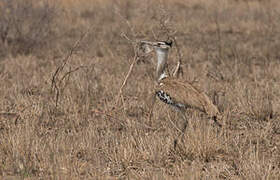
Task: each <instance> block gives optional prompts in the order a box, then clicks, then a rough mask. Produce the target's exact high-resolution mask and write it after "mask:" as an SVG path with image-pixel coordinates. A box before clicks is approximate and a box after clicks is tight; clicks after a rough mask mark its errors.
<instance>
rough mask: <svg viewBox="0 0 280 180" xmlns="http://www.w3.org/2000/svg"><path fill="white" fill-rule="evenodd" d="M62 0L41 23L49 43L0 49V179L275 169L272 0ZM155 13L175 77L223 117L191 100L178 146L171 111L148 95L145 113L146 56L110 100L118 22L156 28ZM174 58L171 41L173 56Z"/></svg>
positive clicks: (218, 174) (265, 173)
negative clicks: (218, 122)
mask: <svg viewBox="0 0 280 180" xmlns="http://www.w3.org/2000/svg"><path fill="white" fill-rule="evenodd" d="M61 2H62V3H61V4H56V8H57V9H56V10H57V11H56V13H58V14H59V15H57V16H55V17H56V19H55V20H54V21H52V24H50V26H47V27H48V28H50V29H51V30H53V31H51V32H55V33H53V34H52V36H51V37H52V38H51V39H50V41H51V42H50V43H49V44H51V45H52V46H44V49H42V46H38V48H37V49H36V46H33V48H34V49H35V50H34V51H32V52H29V53H28V52H27V53H26V52H25V53H21V51H17V53H13V54H9V53H10V52H11V51H9V52H8V51H7V52H6V54H5V51H3V52H2V56H1V60H0V81H1V86H0V103H1V104H0V177H1V176H2V179H5V178H11V179H16V177H17V178H19V179H22V178H25V179H279V177H280V173H279V172H280V143H279V142H280V118H279V114H278V110H279V109H280V100H279V99H280V92H279V88H280V79H279V77H280V71H279V69H280V59H279V57H280V53H279V52H280V51H279V48H280V41H279V39H280V33H279V29H280V24H279V18H280V3H279V2H278V1H277V0H270V1H264V2H262V1H253V0H252V1H248V2H247V1H233V0H232V1H230V0H223V1H222V0H220V1H216V0H200V1H192V2H184V1H179V0H177V1H172V2H171V1H162V2H161V3H159V2H158V1H156V0H154V1H136V0H132V1H131V0H123V1H118V2H117V1H113V0H108V1H106V2H104V3H102V2H101V1H80V3H74V1H61ZM75 2H77V1H75ZM28 21H30V19H29V20H28ZM164 21H165V25H166V27H167V28H169V29H170V30H171V31H174V34H173V36H176V38H177V42H178V45H179V47H180V51H181V53H182V55H183V70H184V75H183V76H184V77H182V78H183V79H185V80H187V81H194V80H197V81H198V82H197V83H196V84H197V85H199V86H200V87H201V88H202V89H204V90H205V91H206V92H207V94H208V95H209V96H210V97H211V98H213V99H215V103H216V104H217V105H218V107H219V109H220V110H221V111H222V113H223V117H224V118H223V123H224V124H225V125H224V128H223V130H222V132H220V133H219V132H217V129H216V128H215V127H214V126H212V125H211V124H210V123H209V121H208V120H207V118H206V117H204V116H203V115H202V114H200V113H197V112H192V111H190V112H189V116H188V117H189V120H190V126H189V127H188V129H187V133H186V134H185V137H184V141H185V143H184V144H180V148H179V149H178V150H176V151H174V150H172V149H171V147H172V141H173V139H174V137H176V134H177V133H178V132H177V130H176V127H175V126H176V122H178V121H179V120H180V119H179V117H177V114H176V113H174V112H173V111H172V110H170V109H169V108H168V107H167V106H165V105H164V104H162V103H159V102H158V103H157V104H156V106H155V109H154V116H153V118H152V119H151V120H150V119H149V118H148V114H147V113H148V112H149V109H148V105H147V102H148V101H149V99H148V97H149V96H148V94H150V93H151V90H152V87H153V72H154V64H153V60H152V58H151V56H148V57H143V56H141V57H140V59H139V60H138V61H137V62H136V64H135V65H134V66H133V69H132V73H131V74H130V76H129V77H128V81H127V84H126V85H125V86H124V87H123V89H122V93H121V94H120V95H121V96H120V101H118V102H117V103H116V101H117V98H118V94H119V90H120V87H121V85H122V83H123V81H124V79H125V76H126V75H127V73H128V71H129V68H130V65H131V63H132V62H133V58H134V49H133V46H132V44H131V43H130V42H129V41H128V40H127V39H125V38H123V37H122V36H121V34H122V33H125V34H126V35H127V36H128V37H129V38H131V39H136V38H137V39H145V40H154V39H156V38H158V39H164V38H166V37H167V33H166V31H165V29H164V28H163V27H162V26H161V23H162V22H164ZM0 24H1V22H0ZM22 24H25V23H22ZM27 24H28V23H27ZM2 25H3V24H2ZM28 27H29V26H28ZM88 29H89V31H88V32H87V30H88ZM0 30H1V29H0ZM12 32H13V31H12ZM12 32H11V33H10V34H9V35H8V36H7V37H8V38H9V39H13V38H14V36H13V33H12ZM48 32H49V31H48ZM86 32H87V33H86ZM0 33H1V32H0ZM85 33H86V34H85ZM84 34H85V37H84V38H82V39H81V37H82V36H83V35H84ZM79 39H80V40H79ZM77 41H78V42H79V43H78V44H77V46H75V47H74V45H75V43H76V42H77ZM34 42H37V41H34ZM2 43H3V42H2ZM0 44H1V43H0ZM13 47H14V44H9V43H8V42H6V44H5V48H8V49H11V48H13ZM177 59H178V56H177V54H176V50H175V48H174V49H173V50H172V51H171V54H170V66H171V67H174V66H175V64H176V61H177ZM63 63H65V64H64V65H63ZM58 68H59V69H58ZM56 70H58V71H57V74H55V75H54V73H55V72H56Z"/></svg>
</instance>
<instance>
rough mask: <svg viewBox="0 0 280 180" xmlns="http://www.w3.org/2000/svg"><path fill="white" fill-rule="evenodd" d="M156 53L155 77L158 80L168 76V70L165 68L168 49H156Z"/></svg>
mask: <svg viewBox="0 0 280 180" xmlns="http://www.w3.org/2000/svg"><path fill="white" fill-rule="evenodd" d="M156 54H157V70H156V78H157V81H160V80H162V79H163V78H165V77H168V76H169V72H168V69H167V58H168V49H157V50H156Z"/></svg>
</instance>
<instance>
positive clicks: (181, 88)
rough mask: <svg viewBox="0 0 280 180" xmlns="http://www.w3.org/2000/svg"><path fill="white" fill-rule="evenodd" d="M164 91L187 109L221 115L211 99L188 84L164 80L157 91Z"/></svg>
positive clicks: (174, 80)
mask: <svg viewBox="0 0 280 180" xmlns="http://www.w3.org/2000/svg"><path fill="white" fill-rule="evenodd" d="M158 90H162V91H164V92H165V93H167V94H168V95H169V96H170V97H171V98H172V100H173V101H174V102H176V103H180V104H184V105H185V106H186V107H191V108H194V109H198V110H200V111H202V112H205V113H207V114H209V115H210V116H214V115H216V114H218V113H219V110H218V108H217V107H216V106H215V105H214V104H213V103H212V102H211V100H210V98H209V97H208V96H207V95H206V94H205V93H204V92H202V91H200V90H198V89H197V88H196V87H194V86H193V85H191V84H190V83H187V82H181V81H178V80H177V79H174V78H165V79H162V80H161V81H160V82H159V84H158V86H157V87H156V91H158Z"/></svg>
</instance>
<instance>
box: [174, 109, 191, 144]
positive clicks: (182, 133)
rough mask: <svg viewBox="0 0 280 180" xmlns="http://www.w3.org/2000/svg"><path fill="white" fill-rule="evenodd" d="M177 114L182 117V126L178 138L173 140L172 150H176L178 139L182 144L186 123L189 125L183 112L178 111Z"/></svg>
mask: <svg viewBox="0 0 280 180" xmlns="http://www.w3.org/2000/svg"><path fill="white" fill-rule="evenodd" d="M179 112H180V114H181V115H182V118H183V124H182V126H181V128H180V131H181V132H179V133H180V134H179V136H178V137H177V138H176V139H175V140H174V149H176V147H177V144H178V139H179V140H180V141H181V142H183V137H184V134H185V131H186V129H187V127H188V123H189V122H188V120H187V117H186V115H185V111H182V110H179Z"/></svg>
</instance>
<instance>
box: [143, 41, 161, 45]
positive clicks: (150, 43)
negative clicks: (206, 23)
mask: <svg viewBox="0 0 280 180" xmlns="http://www.w3.org/2000/svg"><path fill="white" fill-rule="evenodd" d="M141 43H143V44H147V45H150V46H158V45H157V43H156V42H151V41H141Z"/></svg>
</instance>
